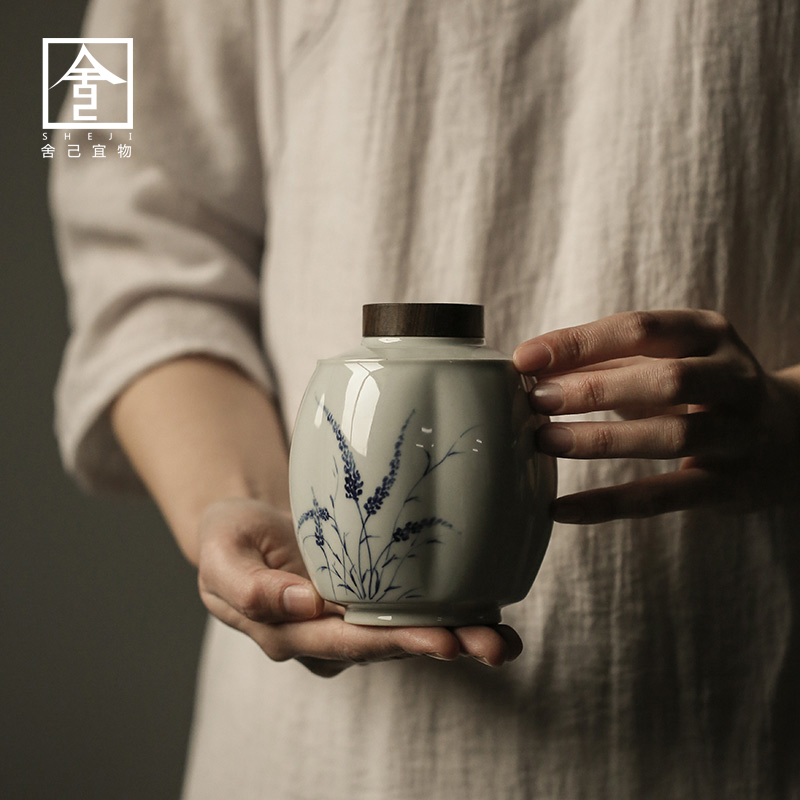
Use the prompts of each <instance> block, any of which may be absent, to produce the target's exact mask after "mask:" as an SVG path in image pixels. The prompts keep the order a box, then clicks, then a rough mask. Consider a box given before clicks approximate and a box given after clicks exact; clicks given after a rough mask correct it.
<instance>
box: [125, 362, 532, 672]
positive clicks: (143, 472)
mask: <svg viewBox="0 0 800 800" xmlns="http://www.w3.org/2000/svg"><path fill="white" fill-rule="evenodd" d="M111 416H112V425H113V428H114V431H115V433H116V435H117V437H118V439H119V441H120V443H121V445H122V447H123V449H124V450H125V451H126V452H127V454H128V456H129V458H130V460H131V462H132V463H133V465H134V467H135V468H136V470H137V472H138V473H139V475H140V476H141V478H142V480H143V482H144V483H145V485H146V486H147V487H148V489H149V491H150V492H151V494H152V495H153V497H154V498H155V500H156V502H157V503H158V505H159V507H160V508H161V510H162V512H163V514H164V517H165V518H166V520H167V522H168V524H169V525H170V527H171V528H172V530H173V532H174V534H175V537H176V539H177V541H178V543H179V545H180V547H181V549H182V550H183V552H184V553H185V555H186V557H187V558H188V559H189V560H190V561H191V562H192V563H193V564H195V565H197V566H198V583H199V587H200V594H201V597H202V599H203V602H204V603H205V605H206V607H207V608H208V609H209V611H211V613H213V614H214V615H215V616H217V617H218V618H220V619H221V620H222V621H223V622H225V623H226V624H228V625H231V626H232V627H235V628H237V629H238V630H241V631H242V632H244V633H246V634H247V635H248V636H250V637H251V638H252V639H254V640H255V641H256V642H257V643H258V644H259V646H260V647H261V648H262V649H263V650H264V652H265V653H266V654H267V655H268V656H270V657H271V658H273V659H274V660H277V661H284V660H287V659H290V658H298V660H300V661H301V662H302V663H304V664H305V665H306V666H307V667H308V668H309V669H311V670H312V671H314V672H316V673H317V674H320V675H325V676H329V675H334V674H336V673H338V672H340V671H341V670H342V669H344V668H345V667H346V666H348V665H350V664H352V663H357V662H362V663H363V662H366V661H377V660H383V659H390V658H398V657H407V656H412V655H428V656H431V657H434V658H439V659H444V660H451V659H454V658H457V657H458V656H459V655H460V654H461V653H464V654H466V655H470V656H473V657H474V658H476V659H478V660H480V661H482V662H483V663H486V664H488V665H492V666H496V665H499V664H502V663H503V662H505V661H506V660H507V659H509V658H513V657H515V656H516V655H518V654H519V652H520V649H521V643H520V641H519V638H518V637H517V636H516V634H515V633H514V632H513V631H512V630H511V629H510V628H507V627H506V626H498V628H497V629H489V628H462V629H459V630H458V631H455V632H453V631H449V630H446V629H444V628H382V629H379V628H366V627H358V626H354V625H348V624H346V623H345V622H344V621H343V620H342V619H341V614H340V611H339V609H338V608H337V607H336V606H333V605H332V604H328V603H324V602H323V600H322V599H321V598H320V597H319V595H318V594H317V593H316V592H315V591H314V589H313V586H312V584H311V583H310V581H309V580H308V578H307V574H306V572H305V569H304V567H303V564H302V560H301V558H300V553H299V550H298V548H297V545H296V543H295V538H294V531H293V528H292V523H291V517H290V514H289V503H288V480H287V452H286V445H285V442H284V438H283V433H282V429H281V426H280V423H279V421H278V417H277V414H276V412H275V409H274V407H273V405H272V403H271V402H270V400H269V398H268V396H267V395H266V394H265V393H264V391H263V390H262V389H260V388H259V387H257V386H256V385H255V384H253V383H252V382H251V381H250V380H249V379H248V378H247V377H245V376H244V375H243V374H242V373H241V372H239V371H238V370H237V369H235V368H234V367H233V366H232V365H229V364H227V363H226V362H224V361H220V360H216V359H210V358H206V357H202V356H186V357H183V358H180V359H176V360H173V361H170V362H167V363H166V364H162V365H161V366H158V367H156V368H154V369H152V370H150V371H149V372H147V373H145V374H144V375H142V376H141V377H140V378H139V379H138V380H136V381H135V382H134V383H133V384H131V385H130V386H129V387H128V388H127V389H126V390H125V391H124V392H123V393H122V394H121V396H120V397H119V398H118V399H117V401H116V402H115V404H114V406H113V409H112V414H111ZM289 587H292V591H291V592H289V593H288V594H287V593H286V590H287V588H289Z"/></svg>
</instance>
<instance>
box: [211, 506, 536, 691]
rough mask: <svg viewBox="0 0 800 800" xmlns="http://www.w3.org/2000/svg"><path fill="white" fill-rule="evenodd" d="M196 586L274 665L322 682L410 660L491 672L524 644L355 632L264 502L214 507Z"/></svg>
mask: <svg viewBox="0 0 800 800" xmlns="http://www.w3.org/2000/svg"><path fill="white" fill-rule="evenodd" d="M199 541H200V551H199V561H198V585H199V588H200V596H201V598H202V600H203V603H204V604H205V606H206V608H208V610H209V611H210V612H211V613H212V614H213V615H214V616H216V617H218V618H219V619H220V620H222V622H224V623H226V624H227V625H230V626H231V627H233V628H236V629H237V630H240V631H242V632H243V633H245V634H247V635H248V636H249V637H250V638H251V639H253V640H254V641H255V642H256V643H257V644H258V645H259V647H261V649H262V650H263V651H264V652H265V653H266V654H267V655H268V656H269V657H270V658H271V659H273V660H274V661H286V660H288V659H290V658H296V659H297V660H298V661H300V662H301V663H302V664H304V665H305V666H306V667H308V669H310V670H311V671H312V672H314V673H315V674H317V675H321V676H324V677H330V676H333V675H337V674H338V673H340V672H341V671H342V670H344V669H346V668H347V667H348V666H351V665H352V664H364V663H368V662H371V661H385V660H388V659H395V658H409V657H412V656H430V657H432V658H437V659H442V660H445V661H451V660H453V659H456V658H458V657H459V655H466V656H471V657H472V658H475V659H477V660H478V661H481V662H482V663H484V664H487V665H488V666H500V665H501V664H503V663H505V662H506V661H509V660H512V659H514V658H516V657H517V656H518V655H519V654H520V652H521V651H522V641H521V640H520V638H519V636H518V635H517V633H516V632H515V631H514V630H513V629H512V628H510V627H508V626H507V625H497V626H494V627H482V626H475V627H464V628H455V629H448V628H388V627H387V628H382V627H368V626H361V625H350V624H348V623H346V622H345V621H344V620H343V619H342V615H343V613H344V612H343V609H342V608H341V607H340V606H338V605H335V604H333V603H329V602H326V601H324V600H323V599H322V598H321V597H320V596H319V594H317V592H316V591H315V590H314V587H313V585H312V584H311V581H309V580H308V574H307V572H306V570H305V567H304V565H303V562H302V559H301V557H300V551H299V549H298V547H297V543H296V539H295V535H294V530H293V528H292V521H291V518H290V517H289V515H288V514H285V513H282V512H280V511H277V510H275V509H274V508H272V507H271V506H269V505H267V504H266V503H264V502H261V501H259V500H246V499H238V498H236V499H226V500H220V501H217V502H216V503H213V504H212V505H210V506H209V507H208V508H207V509H206V510H205V512H204V513H203V516H202V518H201V520H200V525H199Z"/></svg>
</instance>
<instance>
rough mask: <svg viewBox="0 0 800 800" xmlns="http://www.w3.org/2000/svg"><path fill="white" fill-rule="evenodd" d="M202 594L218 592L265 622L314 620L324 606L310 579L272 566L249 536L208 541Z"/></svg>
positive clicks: (204, 550)
mask: <svg viewBox="0 0 800 800" xmlns="http://www.w3.org/2000/svg"><path fill="white" fill-rule="evenodd" d="M198 585H199V588H200V595H201V597H202V598H203V601H204V602H205V603H206V605H207V606H208V602H207V596H208V595H214V596H216V597H218V598H220V599H221V600H222V601H223V602H225V603H226V604H227V605H229V606H231V607H232V608H233V609H234V610H235V611H237V612H238V613H239V614H241V615H242V616H244V617H246V618H248V619H251V620H254V621H256V622H264V623H280V622H286V621H288V620H297V619H311V618H313V617H316V616H319V615H320V614H321V613H322V611H323V608H324V603H323V600H322V598H321V597H320V596H319V594H318V593H317V591H316V590H315V589H314V587H313V585H312V584H311V582H310V581H308V580H306V579H305V578H302V577H301V576H299V575H295V574H293V573H291V572H285V571H283V570H277V569H270V568H269V567H267V566H266V565H265V564H264V560H263V555H262V553H261V552H260V551H259V550H257V549H256V548H255V547H254V546H252V544H251V543H250V541H249V539H248V538H247V537H238V538H227V537H223V536H219V537H216V538H214V539H210V540H208V541H206V542H204V545H203V548H202V549H201V556H200V564H199V570H198Z"/></svg>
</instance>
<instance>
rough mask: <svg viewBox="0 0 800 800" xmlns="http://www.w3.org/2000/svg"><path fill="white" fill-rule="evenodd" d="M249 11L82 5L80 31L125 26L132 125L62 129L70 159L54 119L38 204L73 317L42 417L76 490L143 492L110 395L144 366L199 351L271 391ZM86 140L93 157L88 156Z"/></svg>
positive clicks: (108, 32)
mask: <svg viewBox="0 0 800 800" xmlns="http://www.w3.org/2000/svg"><path fill="white" fill-rule="evenodd" d="M252 25H253V22H252V18H251V13H250V4H249V3H247V2H244V1H243V0H241V1H240V0H227V1H225V2H220V1H219V0H217V1H216V2H211V0H193V2H191V3H185V2H180V0H158V1H156V0H97V1H96V2H94V3H93V4H92V5H91V6H90V8H89V11H88V14H87V18H86V22H85V24H84V33H83V36H85V37H104V38H106V37H132V38H133V48H134V51H133V53H134V58H133V75H134V79H135V80H134V83H133V104H134V107H133V111H134V113H133V125H134V128H133V131H132V134H133V135H132V137H131V138H129V136H128V131H126V130H116V131H112V132H110V133H111V135H112V137H113V138H112V139H111V140H109V139H108V137H109V131H108V130H97V131H95V132H93V134H92V139H91V140H90V139H89V138H88V132H86V131H74V130H73V131H71V132H70V140H69V141H68V142H67V143H68V144H73V145H74V144H79V145H80V151H81V155H80V157H75V158H70V157H68V156H67V152H66V146H65V142H63V141H61V142H59V141H58V139H59V138H62V137H60V136H59V134H62V135H63V132H62V131H53V134H54V136H53V139H55V143H56V146H57V147H60V148H62V149H59V150H57V151H56V153H55V154H54V160H53V166H52V173H51V183H50V202H51V213H52V216H53V220H54V228H55V236H56V244H57V249H58V253H59V261H60V264H61V270H62V274H63V278H64V282H65V285H66V288H67V296H68V313H69V322H70V329H71V333H70V337H69V340H68V342H67V346H66V349H65V353H64V357H63V361H62V364H61V369H60V372H59V376H58V380H57V383H56V388H55V408H56V411H55V431H56V437H57V439H58V443H59V449H60V452H61V457H62V460H63V463H64V466H65V469H66V470H67V472H68V473H69V474H71V475H72V476H73V477H74V478H75V479H76V480H77V482H78V484H79V485H80V486H81V487H83V488H84V489H85V490H87V491H95V492H101V491H110V492H142V491H144V487H143V486H142V484H141V482H140V481H139V479H138V477H137V475H136V473H135V472H134V470H133V468H132V467H131V465H130V463H129V461H128V459H127V457H126V456H125V454H124V452H123V450H122V449H121V447H120V446H119V444H118V442H117V440H116V438H115V436H114V434H113V431H112V429H111V425H110V414H109V410H110V405H111V403H112V401H113V400H114V398H115V397H116V396H117V395H118V394H119V393H120V392H121V390H123V389H124V388H125V386H126V385H128V384H129V383H131V382H132V381H133V380H134V379H135V378H136V377H137V376H139V375H141V374H142V373H143V372H145V371H147V370H148V369H150V368H152V367H154V366H156V365H158V364H159V363H163V362H165V361H168V360H170V359H174V358H176V357H179V356H181V355H186V354H190V353H193V354H197V353H202V354H207V355H212V356H215V357H218V358H222V359H225V360H228V361H230V362H232V363H233V364H234V365H236V366H237V367H238V368H239V369H240V370H242V371H243V372H244V373H245V374H246V375H248V376H249V377H250V378H251V379H252V380H253V381H254V382H256V383H257V384H259V385H260V386H262V387H263V388H264V390H265V391H267V392H271V390H272V380H271V377H270V369H269V366H268V364H267V363H266V361H265V356H264V352H263V347H262V345H261V339H260V288H259V272H260V265H261V259H262V254H263V250H264V244H265V243H264V231H265V200H264V197H265V191H264V183H265V174H266V169H265V167H264V165H263V164H262V159H261V154H260V149H261V148H260V140H259V134H258V130H257V111H256V97H255V83H256V79H255V64H254V58H255V56H254V51H253V50H254V47H253V39H254V37H253V28H252ZM104 66H106V67H108V68H109V69H111V70H112V72H113V71H114V68H115V66H119V65H115V64H113V63H112V64H105V65H104ZM66 108H67V106H66V105H65V110H66ZM65 110H64V111H62V114H64V113H65ZM95 144H105V145H106V147H105V156H104V157H102V158H96V157H93V156H92V153H93V146H94V145H95ZM120 144H128V145H129V146H130V148H131V152H130V155H129V156H127V157H126V156H123V155H120V154H119V151H118V148H119V145H120Z"/></svg>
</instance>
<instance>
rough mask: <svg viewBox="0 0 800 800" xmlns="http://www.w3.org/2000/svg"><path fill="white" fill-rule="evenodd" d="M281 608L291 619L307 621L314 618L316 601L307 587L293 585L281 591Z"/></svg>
mask: <svg viewBox="0 0 800 800" xmlns="http://www.w3.org/2000/svg"><path fill="white" fill-rule="evenodd" d="M283 608H284V611H286V613H287V614H289V615H290V616H292V617H298V618H301V619H308V618H309V617H313V616H314V614H315V612H316V610H317V601H316V598H315V597H314V593H313V592H312V591H311V589H310V588H309V587H308V586H302V585H300V584H294V585H292V586H287V587H286V588H285V589H284V590H283Z"/></svg>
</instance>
